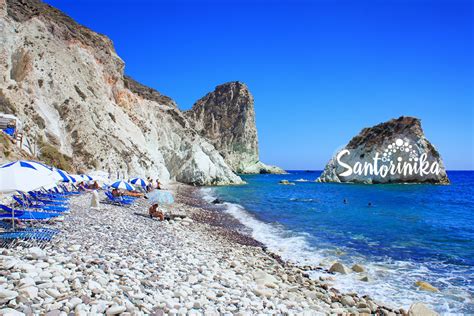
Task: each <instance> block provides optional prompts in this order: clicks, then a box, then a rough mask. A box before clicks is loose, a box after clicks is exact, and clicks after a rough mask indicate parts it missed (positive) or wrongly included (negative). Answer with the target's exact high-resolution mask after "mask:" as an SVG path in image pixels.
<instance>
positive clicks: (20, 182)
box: [0, 160, 56, 229]
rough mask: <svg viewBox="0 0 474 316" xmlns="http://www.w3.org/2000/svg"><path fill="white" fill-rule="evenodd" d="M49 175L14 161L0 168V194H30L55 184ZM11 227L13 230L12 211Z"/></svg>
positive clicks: (23, 162)
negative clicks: (19, 192)
mask: <svg viewBox="0 0 474 316" xmlns="http://www.w3.org/2000/svg"><path fill="white" fill-rule="evenodd" d="M55 183H56V181H55V180H54V178H53V177H52V171H51V172H50V174H47V173H46V172H40V171H38V169H37V168H36V167H35V165H34V164H32V163H30V162H28V161H23V160H19V161H15V162H10V163H7V164H3V165H1V166H0V193H11V192H17V191H21V192H30V191H34V190H38V189H40V188H42V187H45V186H50V185H51V184H55ZM12 226H13V229H15V212H14V210H12Z"/></svg>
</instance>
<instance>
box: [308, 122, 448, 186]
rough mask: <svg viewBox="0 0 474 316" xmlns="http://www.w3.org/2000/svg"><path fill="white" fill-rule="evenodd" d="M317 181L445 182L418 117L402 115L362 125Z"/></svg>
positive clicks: (446, 182)
mask: <svg viewBox="0 0 474 316" xmlns="http://www.w3.org/2000/svg"><path fill="white" fill-rule="evenodd" d="M317 181H319V182H353V183H435V184H449V179H448V177H447V175H446V170H445V168H444V164H443V161H442V159H441V156H440V154H439V152H438V151H437V150H436V148H435V147H434V146H433V145H432V144H431V143H430V142H429V141H428V139H426V137H425V135H424V133H423V129H422V128H421V122H420V120H419V119H417V118H414V117H406V116H402V117H399V118H398V119H392V120H390V121H388V122H385V123H381V124H378V125H376V126H373V127H370V128H364V129H363V130H362V131H361V132H360V133H359V135H357V136H355V137H354V138H352V139H351V141H350V142H349V143H348V144H347V145H346V146H345V147H344V148H343V149H341V150H339V151H338V152H337V153H336V154H335V155H334V157H332V158H331V160H330V161H329V163H328V164H327V165H326V167H325V169H324V171H323V173H322V174H321V176H320V177H319V178H318V179H317Z"/></svg>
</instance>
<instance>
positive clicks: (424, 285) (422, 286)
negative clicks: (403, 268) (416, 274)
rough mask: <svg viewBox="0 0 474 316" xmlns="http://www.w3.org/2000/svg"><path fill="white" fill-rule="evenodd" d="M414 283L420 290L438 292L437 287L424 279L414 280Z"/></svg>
mask: <svg viewBox="0 0 474 316" xmlns="http://www.w3.org/2000/svg"><path fill="white" fill-rule="evenodd" d="M415 285H416V286H418V287H419V288H420V290H423V291H429V292H439V289H438V288H437V287H434V286H433V285H431V284H429V283H428V282H425V281H416V283H415Z"/></svg>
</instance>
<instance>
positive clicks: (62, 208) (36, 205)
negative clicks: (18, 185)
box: [13, 196, 69, 213]
mask: <svg viewBox="0 0 474 316" xmlns="http://www.w3.org/2000/svg"><path fill="white" fill-rule="evenodd" d="M13 199H14V200H15V201H16V202H17V203H18V205H19V206H21V207H24V208H35V209H41V210H44V211H52V212H60V213H63V212H67V211H69V208H68V207H67V206H60V205H46V204H44V203H25V202H24V201H23V200H22V199H20V198H19V197H18V196H13Z"/></svg>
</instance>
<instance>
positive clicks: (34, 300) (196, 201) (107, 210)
mask: <svg viewBox="0 0 474 316" xmlns="http://www.w3.org/2000/svg"><path fill="white" fill-rule="evenodd" d="M172 189H173V191H174V192H175V196H176V202H175V203H174V204H173V205H172V206H170V207H167V209H168V210H169V211H171V212H172V213H173V214H183V215H186V216H187V218H186V219H183V220H177V221H170V222H167V221H165V222H159V221H157V220H153V219H150V218H147V217H144V216H138V215H135V213H140V214H146V212H147V206H148V203H147V201H146V200H144V199H143V200H141V201H138V202H137V204H136V205H134V206H132V207H130V208H126V207H120V206H114V205H108V204H101V209H100V210H91V209H89V203H90V194H82V195H80V196H77V197H73V198H72V199H71V207H70V208H71V212H70V214H68V215H66V216H65V218H64V220H63V221H62V222H56V223H54V224H53V225H51V226H52V227H54V228H57V229H60V230H61V231H62V233H61V235H60V236H59V237H57V238H56V239H54V240H53V241H52V242H49V243H47V244H45V247H44V249H40V248H37V247H33V248H22V247H16V248H13V249H1V255H0V262H1V266H0V304H1V305H4V306H5V307H3V308H2V309H1V314H4V313H6V312H11V313H12V315H21V313H23V314H35V315H36V314H46V315H49V316H53V315H68V314H69V313H71V312H74V313H75V314H76V315H88V314H109V315H113V314H123V315H143V314H161V313H164V314H189V315H199V314H211V315H212V314H223V313H224V314H225V313H231V314H240V315H251V314H257V313H263V314H284V313H290V314H293V313H301V312H309V313H311V314H344V313H351V314H381V315H395V314H406V313H407V312H406V311H405V310H403V309H391V308H389V307H385V306H381V305H379V304H377V303H376V302H374V301H373V300H372V299H370V298H369V297H368V296H362V297H359V296H358V295H357V294H356V293H348V294H343V293H340V292H339V291H338V290H336V289H334V288H331V287H330V286H329V285H328V284H327V282H325V280H321V279H319V280H312V279H311V278H310V277H309V273H308V269H310V268H312V267H296V266H294V265H292V264H290V263H287V262H284V261H283V260H281V258H279V257H278V256H277V255H275V254H272V253H270V252H269V251H267V250H266V249H265V247H264V245H263V244H261V243H259V242H258V241H256V240H255V239H253V238H252V237H249V236H246V235H245V234H242V233H240V232H239V231H238V230H239V229H242V228H243V225H242V224H240V222H238V221H237V220H236V219H235V218H233V217H232V216H231V215H229V214H225V213H223V212H219V207H220V206H218V205H217V206H214V205H212V204H208V203H207V202H205V201H204V200H203V199H202V198H200V196H199V192H198V190H199V189H198V188H194V187H191V186H187V185H183V184H175V185H172ZM101 196H102V194H101ZM418 307H419V306H418ZM13 311H17V312H18V313H16V314H15V313H14V312H13ZM411 312H412V313H411V315H417V309H416V308H415V309H413V310H412V311H411Z"/></svg>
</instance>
